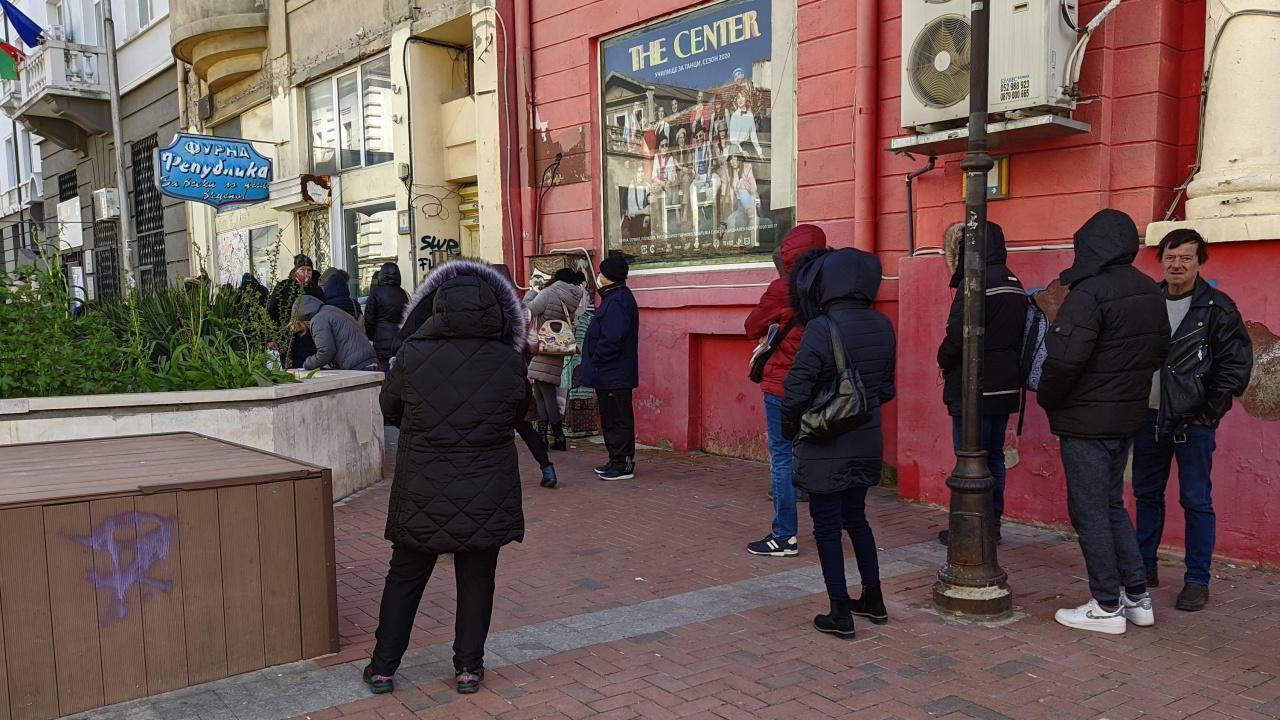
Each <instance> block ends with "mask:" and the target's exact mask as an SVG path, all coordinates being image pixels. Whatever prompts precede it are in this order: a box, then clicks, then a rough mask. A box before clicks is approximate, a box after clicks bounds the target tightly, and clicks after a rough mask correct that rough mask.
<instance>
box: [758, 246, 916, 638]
mask: <svg viewBox="0 0 1280 720" xmlns="http://www.w3.org/2000/svg"><path fill="white" fill-rule="evenodd" d="M880 273H881V269H880V260H879V259H878V258H877V257H876V256H875V255H873V254H871V253H867V252H863V251H861V250H855V249H852V248H843V249H840V250H815V251H813V252H811V253H809V254H807V255H805V256H804V257H802V258H801V259H800V261H799V262H798V263H797V264H796V267H795V269H794V270H793V272H792V273H791V303H792V307H793V309H794V310H795V312H796V314H797V316H799V317H801V318H803V319H804V321H805V330H804V337H803V338H802V339H801V341H800V347H799V348H798V349H797V350H796V356H795V360H794V361H793V362H792V365H791V370H790V371H789V372H788V374H787V378H786V380H785V381H784V382H783V388H784V390H785V397H784V398H783V402H782V434H783V436H784V437H786V438H787V439H788V440H792V441H794V443H795V459H794V469H793V475H792V482H794V483H795V485H796V487H798V488H801V489H804V490H807V491H808V492H809V515H810V516H811V517H812V518H813V540H814V545H815V546H816V547H817V549H818V559H819V561H820V563H821V565H822V577H823V580H824V581H825V582H826V585H827V596H828V597H829V598H830V600H831V611H830V613H828V614H826V615H819V616H817V617H815V618H814V620H813V624H814V626H815V627H816V628H817V629H818V630H819V631H821V632H824V633H830V634H834V635H838V636H840V637H844V638H851V637H853V633H854V628H853V616H854V615H858V616H860V617H866V618H869V619H870V620H871V621H872V622H873V623H876V624H883V623H886V622H888V620H889V615H888V612H887V610H886V609H885V605H884V597H883V595H882V593H881V590H880V566H879V559H878V557H877V556H876V541H875V536H874V535H873V534H872V531H871V525H870V524H869V523H868V522H867V515H866V500H867V488H870V487H873V486H875V485H879V484H880V473H881V464H882V461H883V457H884V437H883V434H882V432H881V428H880V407H881V406H882V405H883V404H884V403H887V402H889V401H890V400H892V399H893V397H894V394H895V390H894V359H895V341H894V334H893V325H892V324H890V322H889V318H887V317H885V316H884V315H883V314H881V313H879V312H877V311H875V310H872V309H871V304H872V302H873V301H874V300H875V297H876V292H877V291H878V290H879V288H880V276H881V275H880ZM846 532H847V533H848V534H849V539H850V540H851V541H852V542H853V552H854V556H855V557H856V558H857V561H858V573H859V574H860V575H861V576H862V587H863V592H862V597H861V598H859V599H858V600H853V599H851V598H850V596H849V588H848V587H847V584H846V578H845V573H844V549H843V535H844V533H846Z"/></svg>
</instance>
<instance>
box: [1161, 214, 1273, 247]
mask: <svg viewBox="0 0 1280 720" xmlns="http://www.w3.org/2000/svg"><path fill="white" fill-rule="evenodd" d="M1182 228H1190V229H1192V230H1195V231H1196V232H1198V233H1200V235H1201V236H1203V237H1204V239H1205V240H1208V241H1209V242H1211V243H1216V242H1247V241H1251V240H1277V239H1280V215H1245V216H1241V217H1230V218H1204V219H1199V220H1182V221H1178V222H1153V223H1151V224H1150V225H1147V233H1146V237H1145V238H1144V240H1145V242H1146V244H1147V245H1149V246H1155V245H1159V244H1160V241H1161V240H1163V239H1164V236H1165V235H1168V234H1169V233H1171V232H1173V231H1174V230H1179V229H1182Z"/></svg>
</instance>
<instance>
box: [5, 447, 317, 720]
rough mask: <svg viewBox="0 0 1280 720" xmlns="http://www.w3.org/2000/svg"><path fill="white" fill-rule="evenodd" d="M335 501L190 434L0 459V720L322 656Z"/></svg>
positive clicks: (286, 472) (299, 466)
mask: <svg viewBox="0 0 1280 720" xmlns="http://www.w3.org/2000/svg"><path fill="white" fill-rule="evenodd" d="M332 494H333V490H332V486H331V479H330V475H329V471H328V470H325V469H322V468H318V467H314V466H311V465H307V464H304V463H300V462H297V461H294V460H289V459H287V458H283V457H279V456H276V455H271V454H269V453H264V452H260V451H258V450H252V449H249V448H245V447H241V446H238V445H232V444H230V443H225V442H222V441H218V440H213V439H210V438H206V437H203V436H200V435H193V434H187V433H181V434H170V435H148V436H140V437H124V438H110V439H100V440H80V441H72V442H58V443H37V444H30V445H11V446H8V447H0V720H31V719H44V718H56V717H59V716H61V715H68V714H71V713H76V712H81V711H84V710H88V709H92V708H96V707H101V706H103V705H110V704H113V703H118V702H123V701H125V700H131V699H134V698H138V697H143V696H147V695H155V694H158V693H163V692H167V691H170V690H175V689H178V688H183V687H187V686H189V685H194V684H197V683H203V682H208V681H210V680H217V679H220V678H224V677H228V676H230V675H235V674H238V673H243V672H248V671H251V670H258V669H261V668H264V667H268V666H271V665H277V664H281V663H289V662H294V661H297V660H301V659H304V658H312V657H316V656H319V655H325V654H328V653H332V652H336V651H337V649H338V614H337V593H336V586H335V575H334V571H335V568H334V552H333V501H332Z"/></svg>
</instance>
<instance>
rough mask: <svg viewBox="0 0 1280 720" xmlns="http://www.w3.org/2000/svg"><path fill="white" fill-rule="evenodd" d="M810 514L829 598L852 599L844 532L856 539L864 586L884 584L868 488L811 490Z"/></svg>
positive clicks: (854, 545) (850, 537)
mask: <svg viewBox="0 0 1280 720" xmlns="http://www.w3.org/2000/svg"><path fill="white" fill-rule="evenodd" d="M809 517H812V518H813V544H814V545H815V546H816V547H817V548H818V562H819V563H821V564H822V579H823V581H824V582H825V583H826V585H827V597H829V598H831V599H832V600H848V599H849V583H848V581H847V580H846V579H845V575H844V533H845V532H847V533H849V539H850V540H851V541H853V556H854V558H855V559H856V560H857V561H858V574H859V575H861V576H862V585H863V587H866V586H867V585H879V584H880V559H879V557H877V556H876V538H875V535H873V534H872V533H871V524H870V523H868V522H867V488H865V487H857V488H849V489H848V490H843V491H841V492H834V493H816V492H810V493H809Z"/></svg>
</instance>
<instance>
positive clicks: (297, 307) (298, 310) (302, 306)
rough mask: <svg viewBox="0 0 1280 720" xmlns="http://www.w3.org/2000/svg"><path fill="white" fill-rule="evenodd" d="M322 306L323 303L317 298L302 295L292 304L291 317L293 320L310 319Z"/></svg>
mask: <svg viewBox="0 0 1280 720" xmlns="http://www.w3.org/2000/svg"><path fill="white" fill-rule="evenodd" d="M323 307H324V303H322V302H320V299H319V298H316V297H312V296H311V295H303V296H302V297H300V298H298V301H297V302H295V303H294V304H293V318H294V319H295V320H310V319H311V318H313V317H315V316H316V313H318V312H320V308H323Z"/></svg>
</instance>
